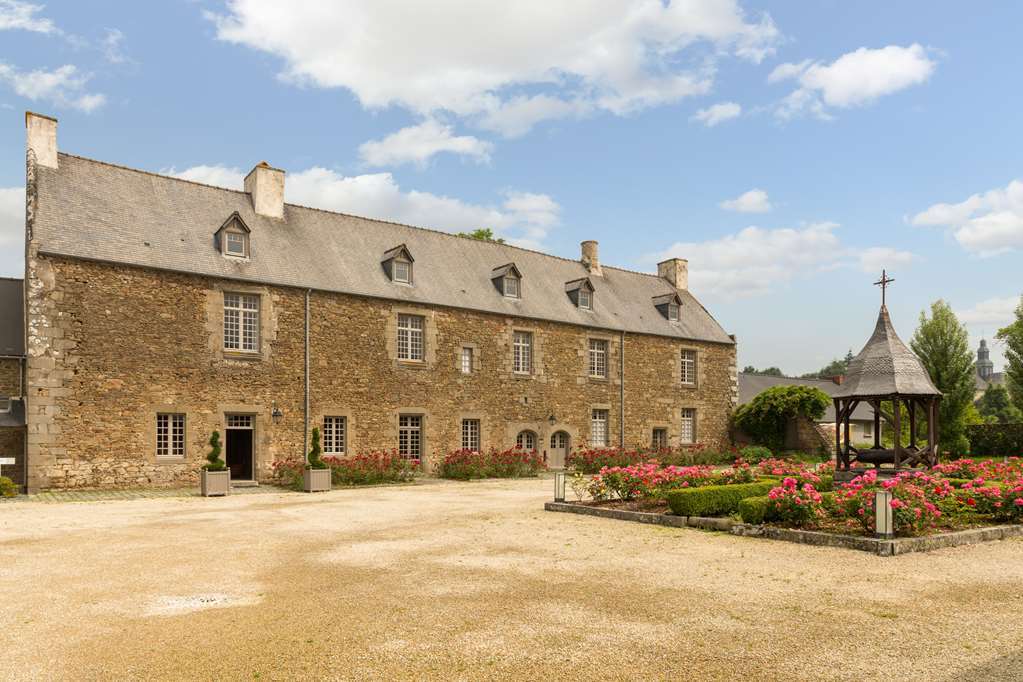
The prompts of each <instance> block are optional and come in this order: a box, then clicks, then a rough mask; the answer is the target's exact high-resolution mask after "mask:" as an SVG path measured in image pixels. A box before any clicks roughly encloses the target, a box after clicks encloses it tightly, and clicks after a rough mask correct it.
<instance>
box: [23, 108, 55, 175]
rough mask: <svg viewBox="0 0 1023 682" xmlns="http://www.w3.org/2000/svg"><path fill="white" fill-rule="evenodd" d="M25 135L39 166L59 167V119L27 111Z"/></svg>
mask: <svg viewBox="0 0 1023 682" xmlns="http://www.w3.org/2000/svg"><path fill="white" fill-rule="evenodd" d="M25 135H26V138H27V142H28V149H29V151H31V152H33V153H34V154H35V157H36V165H37V166H46V167H47V168H56V167H57V119H55V118H52V117H50V116H43V115H42V114H35V113H32V112H31V111H26V112H25Z"/></svg>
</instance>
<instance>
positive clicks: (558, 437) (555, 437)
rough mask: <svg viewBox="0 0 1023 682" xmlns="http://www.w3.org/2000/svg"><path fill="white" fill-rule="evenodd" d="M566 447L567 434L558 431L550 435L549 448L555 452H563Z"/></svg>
mask: <svg viewBox="0 0 1023 682" xmlns="http://www.w3.org/2000/svg"><path fill="white" fill-rule="evenodd" d="M567 447H568V434H567V433H565V432H564V431H558V432H556V433H554V434H552V435H551V448H553V449H555V450H559V449H560V450H564V449H565V448H567Z"/></svg>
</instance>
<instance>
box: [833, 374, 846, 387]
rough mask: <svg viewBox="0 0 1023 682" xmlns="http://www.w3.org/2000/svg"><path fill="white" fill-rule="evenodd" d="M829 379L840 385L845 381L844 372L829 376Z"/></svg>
mask: <svg viewBox="0 0 1023 682" xmlns="http://www.w3.org/2000/svg"><path fill="white" fill-rule="evenodd" d="M831 380H832V381H834V382H835V383H836V384H838V385H839V386H841V385H842V384H844V383H845V375H844V374H836V375H835V376H833V377H831Z"/></svg>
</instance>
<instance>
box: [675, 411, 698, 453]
mask: <svg viewBox="0 0 1023 682" xmlns="http://www.w3.org/2000/svg"><path fill="white" fill-rule="evenodd" d="M679 436H680V437H679V441H680V442H681V443H683V444H686V445H689V444H692V443H695V442H696V410H695V409H693V408H691V407H687V408H685V409H684V410H682V431H681V433H680V434H679Z"/></svg>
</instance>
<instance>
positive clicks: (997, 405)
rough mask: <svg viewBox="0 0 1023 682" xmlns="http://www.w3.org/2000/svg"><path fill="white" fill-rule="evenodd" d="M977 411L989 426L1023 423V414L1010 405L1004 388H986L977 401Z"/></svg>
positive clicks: (1007, 392)
mask: <svg viewBox="0 0 1023 682" xmlns="http://www.w3.org/2000/svg"><path fill="white" fill-rule="evenodd" d="M977 411H978V412H980V416H982V417H984V421H986V422H988V423H989V424H1016V423H1018V422H1020V421H1023V413H1021V412H1020V411H1019V408H1017V407H1016V406H1015V405H1013V404H1012V401H1011V400H1010V399H1009V391H1008V390H1007V389H1006V388H1005V386H995V385H991V386H988V387H987V389H986V390H985V391H984V395H982V396H981V397H980V400H978V401H977Z"/></svg>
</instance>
